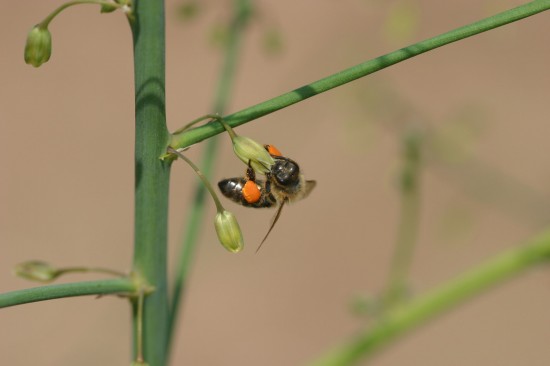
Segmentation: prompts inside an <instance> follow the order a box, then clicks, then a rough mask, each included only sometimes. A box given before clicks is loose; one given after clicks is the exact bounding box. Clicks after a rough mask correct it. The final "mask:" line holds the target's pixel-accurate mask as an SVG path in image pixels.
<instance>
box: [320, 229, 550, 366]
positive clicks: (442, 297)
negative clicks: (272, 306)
mask: <svg viewBox="0 0 550 366" xmlns="http://www.w3.org/2000/svg"><path fill="white" fill-rule="evenodd" d="M549 260H550V232H545V233H543V234H541V235H540V236H538V237H536V238H534V239H533V240H531V241H530V242H529V243H527V245H525V246H522V247H520V248H515V249H512V250H509V251H507V252H506V253H504V254H500V255H498V256H496V257H495V258H493V259H491V260H489V261H487V262H486V263H484V264H482V265H480V266H478V267H477V268H474V269H472V270H470V271H468V272H466V273H464V274H463V275H460V276H459V277H457V278H455V279H453V280H451V281H449V282H447V283H445V284H443V285H442V286H440V287H439V288H436V289H435V290H433V291H430V292H428V293H427V294H425V295H421V296H418V297H416V298H415V299H413V300H412V301H410V302H409V303H407V304H404V305H402V306H398V307H396V308H394V309H392V310H390V311H389V312H388V313H386V314H385V315H384V317H383V318H382V319H381V320H380V321H379V322H378V323H377V324H376V325H375V326H374V327H373V328H371V329H369V330H367V331H365V332H364V333H362V334H360V335H358V336H357V337H355V338H354V339H352V340H351V341H350V342H349V343H347V344H344V345H342V346H340V347H338V348H336V349H334V350H333V351H332V352H330V353H329V354H327V355H325V356H324V357H321V358H320V359H319V360H318V361H316V362H313V363H312V364H311V365H313V366H346V365H355V364H357V362H358V361H359V360H361V359H363V358H366V357H368V356H371V355H372V354H373V353H374V352H375V351H378V350H379V349H381V348H382V347H383V346H385V345H387V344H388V343H390V342H391V341H393V340H394V339H395V338H397V337H399V336H401V335H403V334H404V333H406V332H407V331H409V330H411V329H414V328H416V327H418V326H420V325H422V324H424V323H426V322H427V321H429V320H432V319H433V318H435V317H436V316H438V315H440V314H441V313H443V312H445V311H448V310H451V309H452V308H454V307H456V306H458V305H460V304H461V303H462V302H464V301H467V300H470V299H472V298H473V297H474V296H476V295H478V294H481V293H484V292H485V291H487V290H488V289H490V288H492V287H495V286H496V285H499V284H501V283H502V282H504V281H505V280H507V279H509V278H511V277H514V276H516V275H518V274H520V273H521V272H523V271H524V270H526V269H528V268H530V267H533V266H534V265H536V264H539V263H547V262H548V261H549Z"/></svg>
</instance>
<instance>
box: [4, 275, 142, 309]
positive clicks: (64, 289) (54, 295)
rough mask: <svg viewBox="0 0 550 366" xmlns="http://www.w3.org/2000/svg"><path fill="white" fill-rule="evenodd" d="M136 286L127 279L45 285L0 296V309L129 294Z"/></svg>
mask: <svg viewBox="0 0 550 366" xmlns="http://www.w3.org/2000/svg"><path fill="white" fill-rule="evenodd" d="M135 291H136V285H135V284H134V282H133V281H132V280H130V279H128V278H117V279H109V280H98V281H86V282H75V283H63V284H56V285H47V286H40V287H34V288H28V289H23V290H17V291H12V292H6V293H3V294H0V308H5V307H8V306H14V305H21V304H28V303H31V302H37V301H44V300H52V299H59V298H63V297H73V296H86V295H108V294H131V293H133V292H135Z"/></svg>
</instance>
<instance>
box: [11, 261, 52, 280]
mask: <svg viewBox="0 0 550 366" xmlns="http://www.w3.org/2000/svg"><path fill="white" fill-rule="evenodd" d="M14 272H15V275H16V276H18V277H21V278H25V279H27V280H31V281H38V282H50V281H52V280H54V279H55V278H57V276H58V275H59V271H58V270H57V269H55V268H54V267H52V266H51V265H50V264H49V263H46V262H41V261H28V262H23V263H19V264H18V265H17V266H15V271H14Z"/></svg>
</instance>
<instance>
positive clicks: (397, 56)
mask: <svg viewBox="0 0 550 366" xmlns="http://www.w3.org/2000/svg"><path fill="white" fill-rule="evenodd" d="M548 9H550V0H536V1H532V2H530V3H527V4H524V5H521V6H518V7H517V8H514V9H510V10H507V11H504V12H502V13H499V14H496V15H494V16H491V17H488V18H485V19H483V20H480V21H478V22H475V23H472V24H469V25H466V26H464V27H460V28H457V29H455V30H452V31H450V32H447V33H443V34H441V35H438V36H435V37H433V38H430V39H427V40H424V41H421V42H418V43H415V44H413V45H411V46H408V47H405V48H402V49H400V50H397V51H394V52H390V53H388V54H386V55H383V56H380V57H377V58H375V59H372V60H369V61H366V62H364V63H362V64H359V65H357V66H354V67H351V68H349V69H346V70H343V71H341V72H339V73H336V74H333V75H330V76H328V77H326V78H323V79H321V80H318V81H316V82H313V83H311V84H308V85H305V86H302V87H301V88H298V89H295V90H293V91H291V92H288V93H285V94H283V95H280V96H278V97H276V98H273V99H270V100H268V101H265V102H262V103H260V104H256V105H254V106H252V107H249V108H246V109H243V110H241V111H239V112H236V113H233V114H231V115H229V116H226V117H224V119H225V121H226V122H227V123H228V124H229V125H230V126H232V127H236V126H240V125H242V124H244V123H246V122H250V121H252V120H254V119H257V118H260V117H262V116H265V115H267V114H269V113H273V112H275V111H278V110H280V109H282V108H286V107H288V106H290V105H292V104H295V103H298V102H300V101H303V100H305V99H307V98H310V97H312V96H315V95H318V94H320V93H323V92H326V91H328V90H330V89H333V88H336V87H338V86H341V85H344V84H346V83H349V82H351V81H354V80H357V79H359V78H362V77H364V76H367V75H369V74H372V73H374V72H376V71H380V70H382V69H384V68H386V67H389V66H392V65H395V64H397V63H399V62H401V61H405V60H407V59H409V58H412V57H415V56H418V55H420V54H422V53H424V52H427V51H431V50H433V49H436V48H438V47H441V46H444V45H447V44H450V43H453V42H456V41H459V40H461V39H465V38H468V37H471V36H474V35H476V34H480V33H483V32H486V31H488V30H491V29H494V28H497V27H501V26H503V25H506V24H509V23H512V22H515V21H518V20H521V19H524V18H527V17H529V16H532V15H535V14H538V13H541V12H543V11H545V10H548ZM223 131H224V129H223V128H222V127H221V126H220V125H219V124H207V125H204V126H201V127H197V128H195V129H192V130H190V131H188V132H187V133H185V134H182V135H181V136H179V138H178V139H177V140H172V147H174V148H176V149H179V148H185V147H188V146H191V145H193V144H196V143H198V142H200V141H202V140H204V139H207V138H209V137H212V136H214V135H216V134H219V133H221V132H223Z"/></svg>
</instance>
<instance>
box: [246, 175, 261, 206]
mask: <svg viewBox="0 0 550 366" xmlns="http://www.w3.org/2000/svg"><path fill="white" fill-rule="evenodd" d="M242 192H243V197H244V199H245V200H246V202H248V203H255V202H258V200H259V199H260V197H261V195H262V193H261V192H260V189H259V188H258V186H257V185H256V183H255V182H254V181H252V180H249V181H246V183H245V184H244V187H243V190H242Z"/></svg>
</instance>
